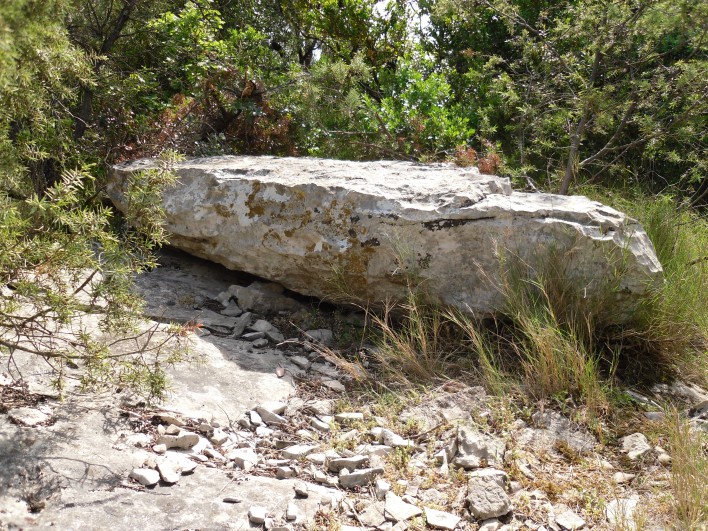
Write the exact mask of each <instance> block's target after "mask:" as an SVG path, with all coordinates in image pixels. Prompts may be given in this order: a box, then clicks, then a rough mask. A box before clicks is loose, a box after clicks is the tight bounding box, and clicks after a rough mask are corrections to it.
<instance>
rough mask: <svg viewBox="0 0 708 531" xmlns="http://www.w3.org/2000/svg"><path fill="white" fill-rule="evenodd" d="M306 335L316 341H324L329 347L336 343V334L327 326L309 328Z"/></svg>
mask: <svg viewBox="0 0 708 531" xmlns="http://www.w3.org/2000/svg"><path fill="white" fill-rule="evenodd" d="M305 337H306V338H308V339H310V340H312V341H316V342H317V343H322V344H323V345H326V346H328V347H329V346H332V345H333V344H334V335H333V334H332V331H331V330H329V329H327V328H320V329H318V330H307V331H306V332H305Z"/></svg>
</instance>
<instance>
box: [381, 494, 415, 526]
mask: <svg viewBox="0 0 708 531" xmlns="http://www.w3.org/2000/svg"><path fill="white" fill-rule="evenodd" d="M385 514H386V518H388V519H389V520H393V521H394V522H399V521H405V520H410V519H411V518H413V517H415V516H420V515H421V514H423V510H422V509H420V508H419V507H416V506H415V505H412V504H410V503H406V502H404V501H403V500H402V499H401V498H400V497H399V496H396V495H395V494H394V493H393V492H388V493H387V494H386V505H385Z"/></svg>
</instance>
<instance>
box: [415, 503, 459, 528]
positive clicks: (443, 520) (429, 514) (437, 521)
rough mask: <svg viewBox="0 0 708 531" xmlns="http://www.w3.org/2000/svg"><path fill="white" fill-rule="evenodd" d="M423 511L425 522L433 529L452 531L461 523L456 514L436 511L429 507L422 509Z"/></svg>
mask: <svg viewBox="0 0 708 531" xmlns="http://www.w3.org/2000/svg"><path fill="white" fill-rule="evenodd" d="M423 511H424V513H425V521H426V522H427V524H428V525H429V526H430V527H433V528H435V529H445V530H447V531H453V530H454V529H455V528H456V527H457V525H458V524H459V523H460V522H461V521H462V518H460V517H459V516H457V515H456V514H452V513H446V512H444V511H438V510H436V509H431V508H430V507H423Z"/></svg>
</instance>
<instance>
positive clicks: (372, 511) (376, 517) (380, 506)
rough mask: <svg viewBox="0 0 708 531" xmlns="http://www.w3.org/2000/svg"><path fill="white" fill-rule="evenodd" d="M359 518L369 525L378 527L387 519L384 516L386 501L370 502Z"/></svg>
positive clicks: (361, 521) (362, 522)
mask: <svg viewBox="0 0 708 531" xmlns="http://www.w3.org/2000/svg"><path fill="white" fill-rule="evenodd" d="M357 520H358V521H359V522H360V523H361V524H362V525H365V526H368V527H378V526H380V525H381V524H383V523H384V522H385V521H386V517H385V516H384V503H383V502H377V503H369V504H368V505H367V506H366V508H365V509H364V510H363V511H361V512H360V513H359V515H358V517H357Z"/></svg>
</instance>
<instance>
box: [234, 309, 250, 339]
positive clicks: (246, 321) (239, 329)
mask: <svg viewBox="0 0 708 531" xmlns="http://www.w3.org/2000/svg"><path fill="white" fill-rule="evenodd" d="M252 320H253V314H252V313H251V312H246V313H244V314H243V315H241V317H239V318H238V319H237V320H236V322H235V323H234V328H233V331H232V334H233V336H234V337H239V336H240V335H241V334H243V332H244V330H246V328H247V327H248V325H250V324H251V321H252Z"/></svg>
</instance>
